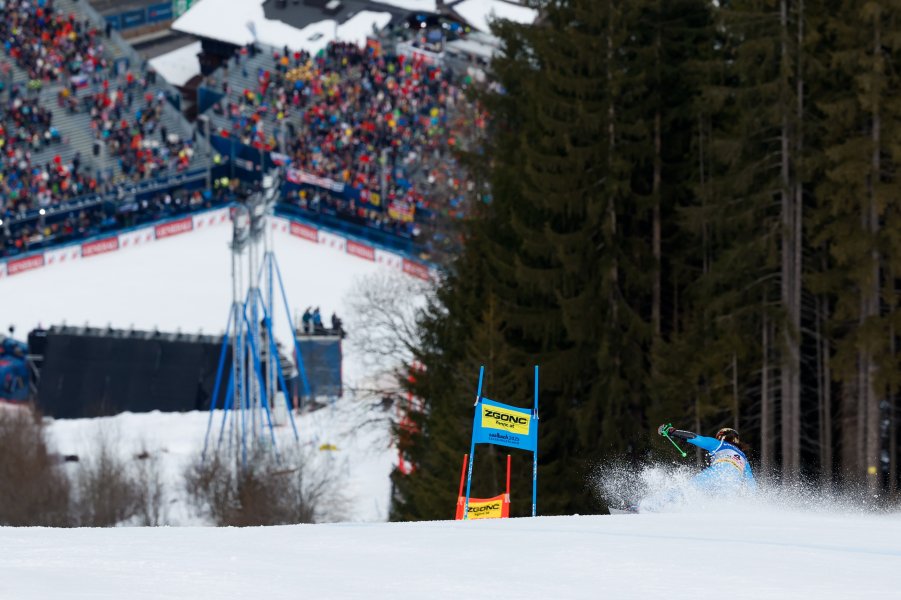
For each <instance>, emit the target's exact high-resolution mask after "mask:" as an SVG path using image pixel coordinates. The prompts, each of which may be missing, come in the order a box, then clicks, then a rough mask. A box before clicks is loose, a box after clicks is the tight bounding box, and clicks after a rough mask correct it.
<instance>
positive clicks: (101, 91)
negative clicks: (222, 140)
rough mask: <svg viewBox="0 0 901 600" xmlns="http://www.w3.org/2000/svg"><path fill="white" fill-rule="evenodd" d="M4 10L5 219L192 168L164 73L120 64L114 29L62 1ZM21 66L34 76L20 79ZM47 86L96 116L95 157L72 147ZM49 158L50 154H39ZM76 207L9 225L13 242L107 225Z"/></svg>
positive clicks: (1, 120)
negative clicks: (61, 217) (115, 59)
mask: <svg viewBox="0 0 901 600" xmlns="http://www.w3.org/2000/svg"><path fill="white" fill-rule="evenodd" d="M0 16H2V17H3V18H2V19H0V43H2V45H3V51H4V52H5V54H6V58H5V59H3V60H0V98H2V104H0V221H2V220H6V221H7V222H8V221H9V220H10V219H16V218H21V217H24V216H25V214H26V213H28V212H29V211H33V210H35V209H40V208H46V207H49V206H51V205H55V204H59V203H62V202H66V201H68V200H72V199H74V198H78V197H83V196H86V195H88V194H91V193H95V192H99V193H107V194H108V193H109V192H111V191H113V190H115V189H116V188H117V187H120V186H121V185H122V184H123V183H128V182H135V181H139V180H145V179H153V178H155V177H158V176H160V175H162V174H175V173H179V172H183V171H185V170H186V169H188V168H189V167H190V166H191V163H192V160H193V158H194V149H193V145H192V142H191V140H189V139H183V137H182V136H181V135H179V133H178V132H172V131H167V129H166V127H165V125H164V122H163V120H162V115H163V110H164V103H165V102H166V97H165V95H164V94H163V93H162V92H160V91H155V90H154V84H155V83H156V75H155V74H154V73H153V71H152V70H144V69H139V70H138V71H136V72H133V71H131V70H128V71H127V72H124V73H120V72H117V71H118V70H119V69H113V68H112V67H111V60H110V58H109V57H108V54H107V52H106V49H105V47H104V41H105V39H107V38H108V35H107V36H104V35H103V33H102V32H100V31H99V30H98V29H97V28H96V27H94V26H92V25H91V23H90V22H89V21H88V20H86V19H80V18H79V17H77V16H76V15H75V14H64V13H63V12H62V11H60V10H58V9H56V8H55V7H54V3H53V0H31V1H28V0H3V1H0ZM120 66H121V65H120ZM17 70H18V72H21V73H24V75H25V78H26V81H27V83H25V84H22V82H21V77H18V78H17V77H14V75H15V72H16V71H17ZM16 79H18V80H19V81H18V82H17V83H14V80H16ZM47 87H52V88H55V90H56V92H55V93H56V101H57V103H58V105H59V106H60V107H61V108H64V109H66V111H67V112H68V113H69V114H74V113H87V114H89V115H90V125H91V132H92V135H93V138H94V145H93V148H91V154H93V156H81V154H79V153H78V152H76V153H75V155H74V156H71V154H70V152H71V151H69V152H64V150H65V147H66V144H67V143H68V139H69V136H67V131H66V126H65V124H57V123H54V122H53V111H51V110H50V109H49V108H48V107H47V106H46V105H45V103H44V102H45V99H44V98H43V94H42V93H41V90H42V89H44V88H47ZM59 144H62V147H60V148H59V150H57V151H55V153H54V150H53V149H52V146H54V145H59ZM48 150H49V151H48ZM101 153H102V154H104V156H100V155H101ZM39 155H40V156H41V157H46V158H41V159H40V160H37V159H36V158H35V157H36V156H39ZM62 156H70V158H69V159H67V160H64V159H63V158H62ZM113 163H115V166H116V167H118V168H112V164H113ZM104 166H105V167H106V168H103V167H104ZM76 214H77V215H78V216H75V215H70V217H69V218H67V219H66V220H65V221H62V222H57V223H54V224H52V225H46V226H41V227H35V226H34V225H33V224H29V225H25V226H22V227H18V228H16V229H17V230H16V232H15V234H13V232H11V231H9V229H8V227H7V231H6V235H5V242H6V247H5V248H4V249H5V250H7V251H10V250H11V249H16V248H21V247H23V246H27V245H28V244H29V240H35V239H36V238H43V239H48V238H51V237H53V236H55V235H56V236H65V235H69V234H72V232H77V231H78V230H79V229H80V228H84V223H85V222H86V221H91V222H92V223H93V224H94V225H97V224H98V223H97V219H96V218H94V217H93V216H92V213H90V211H88V212H84V211H83V212H82V213H80V214H79V213H76ZM12 238H15V240H14V241H11V240H12ZM10 243H12V244H13V245H12V248H10V247H9V244H10Z"/></svg>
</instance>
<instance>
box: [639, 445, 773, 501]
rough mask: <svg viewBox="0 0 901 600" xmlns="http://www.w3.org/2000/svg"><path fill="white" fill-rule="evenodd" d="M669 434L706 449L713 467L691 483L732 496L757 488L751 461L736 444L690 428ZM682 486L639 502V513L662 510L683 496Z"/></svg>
mask: <svg viewBox="0 0 901 600" xmlns="http://www.w3.org/2000/svg"><path fill="white" fill-rule="evenodd" d="M669 435H670V436H671V437H674V438H680V439H683V440H685V441H686V442H688V443H689V444H691V445H693V446H697V447H698V448H702V449H704V450H706V451H707V454H708V456H709V458H710V466H708V467H707V468H706V469H704V470H703V471H701V472H700V473H698V474H697V475H695V476H694V478H692V480H691V486H692V487H694V488H695V489H698V490H701V491H702V492H705V493H709V494H713V495H719V494H724V495H730V494H733V493H736V492H741V491H755V490H756V489H757V482H756V481H755V480H754V474H753V473H752V472H751V465H750V464H748V457H747V456H745V453H744V452H742V451H741V449H740V448H738V447H737V446H735V445H733V444H730V443H729V442H726V441H720V440H718V439H716V438H711V437H705V436H703V435H698V434H696V433H691V432H690V431H679V430H670V432H669ZM684 491H685V490H682V489H680V488H670V489H668V490H664V491H662V492H659V493H657V494H652V495H651V496H648V497H647V498H644V499H642V500H641V502H640V503H639V504H638V507H637V509H638V511H639V512H659V511H661V510H665V509H666V508H667V507H669V506H672V505H674V504H679V503H680V502H682V500H683V498H684Z"/></svg>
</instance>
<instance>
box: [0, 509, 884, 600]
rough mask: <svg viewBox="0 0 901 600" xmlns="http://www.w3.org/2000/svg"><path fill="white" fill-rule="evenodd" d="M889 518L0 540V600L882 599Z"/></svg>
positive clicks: (685, 518)
mask: <svg viewBox="0 0 901 600" xmlns="http://www.w3.org/2000/svg"><path fill="white" fill-rule="evenodd" d="M899 538H901V518H899V517H898V516H897V515H896V516H847V515H836V514H820V515H813V514H796V513H790V512H779V511H777V512H765V513H758V514H754V513H751V514H742V513H737V514H736V513H714V514H668V515H662V514H658V515H623V516H581V517H580V516H572V517H538V518H535V519H510V520H505V521H484V520H483V521H478V520H477V521H467V522H452V521H441V522H438V521H435V522H427V523H380V524H354V523H346V524H333V525H299V526H290V527H272V528H247V529H216V528H155V529H153V528H148V529H130V528H118V529H78V530H53V529H10V528H4V529H0V544H2V547H3V549H4V552H3V553H2V554H0V574H2V575H0V597H3V598H29V599H32V600H40V599H48V600H49V599H62V598H92V599H94V600H102V599H109V600H121V599H122V598H129V599H134V600H138V599H148V600H149V599H159V598H167V599H176V598H178V599H182V598H183V599H186V600H187V599H191V600H195V599H198V598H215V599H216V600H229V599H244V598H251V597H265V598H270V599H281V598H285V599H288V598H290V599H296V598H322V599H331V598H361V599H362V598H365V599H368V600H377V599H382V598H384V599H395V598H430V599H436V598H441V599H443V598H447V599H460V598H476V597H478V598H505V597H509V598H522V599H531V598H534V599H536V600H538V599H541V600H548V599H570V600H574V599H583V598H584V599H596V598H611V599H617V600H623V599H632V598H635V599H639V600H646V599H648V598H666V599H668V600H674V599H682V598H684V599H691V600H697V598H729V599H732V600H738V599H749V600H762V599H783V598H784V599H787V600H794V599H806V598H811V599H817V600H827V599H836V600H850V599H857V598H860V599H866V600H876V599H890V598H898V597H899V595H898V594H899V589H901V569H899V568H898V565H901V544H899V542H898V540H899Z"/></svg>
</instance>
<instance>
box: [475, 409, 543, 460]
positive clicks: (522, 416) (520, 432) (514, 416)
mask: <svg viewBox="0 0 901 600" xmlns="http://www.w3.org/2000/svg"><path fill="white" fill-rule="evenodd" d="M472 436H473V438H474V439H475V442H476V444H495V445H498V446H509V447H511V448H519V449H520V450H532V451H534V450H535V449H536V448H537V447H538V419H533V418H532V411H531V410H529V409H526V408H518V407H516V406H510V405H508V404H501V403H500V402H495V401H494V400H489V399H488V398H482V401H481V402H479V404H478V410H477V411H476V419H475V421H474V422H473V427H472Z"/></svg>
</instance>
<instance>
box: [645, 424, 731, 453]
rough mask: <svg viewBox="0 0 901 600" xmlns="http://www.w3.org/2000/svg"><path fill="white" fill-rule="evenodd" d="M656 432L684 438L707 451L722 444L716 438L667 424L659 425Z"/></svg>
mask: <svg viewBox="0 0 901 600" xmlns="http://www.w3.org/2000/svg"><path fill="white" fill-rule="evenodd" d="M657 432H658V433H659V434H660V435H666V436H669V437H671V438H679V439H682V440H685V441H686V442H688V443H689V444H693V445H695V446H697V447H699V448H703V449H704V450H707V451H709V452H713V451H714V450H716V449H717V448H719V447H720V446H721V445H722V442H720V441H719V440H717V439H714V438H709V437H704V436H703V435H698V434H697V433H693V432H691V431H682V430H681V429H674V428H673V427H669V426H667V425H661V426H660V427H659V428H658V429H657Z"/></svg>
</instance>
